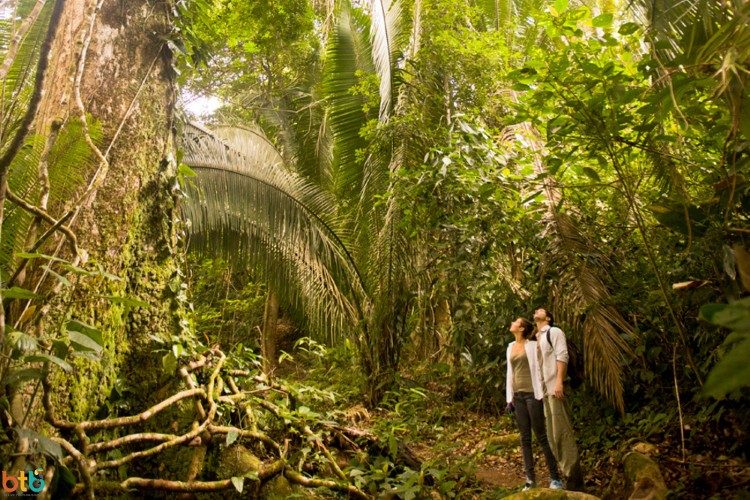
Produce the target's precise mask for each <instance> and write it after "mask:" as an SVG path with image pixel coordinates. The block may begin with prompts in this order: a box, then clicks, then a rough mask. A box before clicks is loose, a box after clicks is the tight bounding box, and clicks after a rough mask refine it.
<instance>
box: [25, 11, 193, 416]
mask: <svg viewBox="0 0 750 500" xmlns="http://www.w3.org/2000/svg"><path fill="white" fill-rule="evenodd" d="M58 1H60V0H58ZM95 4H96V1H94V0H67V1H66V2H65V6H64V9H63V11H62V16H61V18H60V21H59V27H58V30H57V34H56V36H55V39H54V41H53V44H52V50H51V58H50V64H49V69H48V70H47V72H46V75H45V79H44V92H43V94H42V100H41V102H40V106H39V110H38V113H37V116H36V117H35V121H34V127H33V130H32V132H33V133H35V134H41V135H44V136H46V137H47V138H50V137H51V138H52V140H54V138H55V137H60V136H62V135H63V134H62V131H64V130H66V129H68V130H78V131H79V132H78V137H77V139H76V140H77V141H79V142H77V143H76V144H78V145H85V148H86V149H87V150H88V151H89V156H90V158H91V159H92V160H91V161H89V162H88V164H83V165H81V169H80V170H81V171H80V172H79V173H80V175H81V180H82V182H80V183H78V184H77V185H76V187H75V189H74V190H73V192H72V193H70V194H69V196H67V197H64V198H62V197H58V198H57V199H51V200H50V202H49V206H48V211H49V213H50V214H54V216H55V217H58V218H59V217H62V216H63V214H66V213H68V212H72V214H71V215H72V216H71V218H70V219H69V220H70V222H69V225H70V226H71V228H72V230H73V231H74V233H75V234H76V235H77V239H78V246H79V248H81V249H82V250H83V251H82V252H81V256H80V257H78V258H76V257H74V256H73V255H72V254H71V253H70V252H69V251H68V250H67V248H66V247H65V246H64V245H63V244H62V243H63V242H62V241H61V239H60V238H59V237H55V238H51V239H50V240H49V241H48V243H47V244H46V245H45V246H44V247H43V248H42V249H41V251H43V252H44V253H48V254H57V255H59V256H61V257H64V258H66V259H69V260H71V261H73V262H77V263H79V265H85V264H86V262H88V263H89V265H90V264H91V263H92V262H97V263H98V264H100V265H101V266H102V267H103V269H104V270H105V271H106V272H108V273H111V274H114V275H117V276H119V277H120V278H122V279H121V280H119V281H118V280H107V279H103V278H79V279H76V280H72V281H73V285H72V286H61V285H59V284H58V283H56V282H55V281H54V280H51V278H50V277H49V276H48V275H47V276H46V277H43V276H44V275H43V273H42V272H41V271H40V270H39V269H38V268H37V269H31V270H30V272H28V273H26V276H25V282H24V283H23V286H26V287H28V288H33V287H35V286H36V285H37V284H38V283H39V282H40V280H41V282H42V287H41V289H42V290H48V291H49V290H51V289H53V290H55V293H54V294H53V296H52V300H50V301H49V302H47V303H46V304H44V306H43V307H41V308H40V311H39V313H38V314H35V315H31V317H30V318H28V321H26V323H25V324H23V325H22V327H23V329H24V330H25V331H36V332H38V335H39V336H40V337H43V338H46V339H53V338H55V337H59V336H60V331H59V327H60V323H61V321H63V320H64V319H66V318H71V319H79V320H81V321H84V322H87V323H90V324H92V325H94V326H96V327H97V328H99V329H100V330H101V331H102V333H103V337H104V354H103V356H102V359H101V361H98V362H96V361H89V360H86V359H81V358H77V359H76V361H75V363H74V373H73V374H72V376H63V375H62V374H61V372H59V371H55V377H54V381H55V384H56V385H57V386H58V388H59V390H58V391H56V393H55V395H54V398H55V403H56V407H57V408H58V411H59V412H60V413H61V414H65V413H66V412H67V415H66V416H67V417H68V418H71V419H73V420H78V419H82V418H86V417H88V416H90V415H91V414H92V413H94V412H96V411H97V410H98V409H99V406H100V404H101V403H102V402H103V401H104V400H105V399H106V398H107V397H108V396H109V393H110V391H111V389H112V387H113V385H114V384H115V383H116V381H117V380H118V379H121V380H128V382H129V383H130V388H131V390H132V393H133V395H135V396H136V398H140V399H141V401H140V403H141V404H142V403H145V400H146V399H147V397H148V396H146V395H147V394H150V393H151V391H146V390H143V389H145V388H146V387H148V385H149V384H153V383H154V382H156V380H157V378H158V373H159V372H160V371H161V366H160V365H159V364H155V359H157V358H155V356H154V345H153V340H152V337H153V336H156V337H161V338H164V339H165V340H166V339H169V337H170V336H171V335H175V334H179V333H180V331H179V328H180V326H179V325H180V324H181V322H180V321H179V315H180V314H181V311H183V309H182V308H181V307H180V300H181V299H180V298H181V297H182V295H181V292H182V290H181V287H180V285H181V280H180V274H179V272H178V267H177V262H176V260H175V255H176V252H175V245H176V244H177V241H176V239H175V237H174V234H175V231H174V229H173V220H174V219H173V213H174V199H173V197H172V195H171V193H170V191H169V185H170V182H171V181H173V178H174V164H173V161H172V160H171V158H173V154H172V153H173V148H174V141H173V123H172V117H173V107H174V88H173V85H172V77H171V75H172V70H171V64H172V55H171V53H170V51H169V49H168V48H167V46H166V45H165V42H164V40H165V39H166V37H167V35H168V34H169V33H170V30H171V28H170V23H169V20H168V14H167V12H168V3H167V2H163V1H146V0H128V1H122V0H104V1H103V4H102V6H101V10H100V11H98V12H95ZM92 21H93V22H92ZM82 53H83V54H84V56H85V57H84V58H83V61H81V59H82V58H81V55H82ZM79 97H80V99H79ZM82 106H83V109H81V107H82ZM81 116H86V122H88V129H89V132H90V134H87V133H86V130H85V127H81ZM58 129H59V130H60V131H58ZM97 131H99V132H97ZM97 133H98V134H99V135H101V139H98V140H96V137H95V136H96V135H97ZM87 135H90V136H92V137H94V138H95V142H96V147H93V146H94V145H93V144H92V143H91V142H89V141H88V139H87V137H86V136H87ZM49 168H50V170H52V169H53V168H54V165H53V164H50V165H49ZM49 174H50V177H54V172H53V171H50V172H49ZM94 179H97V180H96V181H94ZM66 252H67V253H66ZM103 296H129V297H137V298H139V299H140V300H142V301H145V302H147V303H148V304H149V307H143V308H138V307H136V308H128V307H126V306H125V305H123V304H121V303H116V302H114V301H112V300H109V299H106V298H102V297H103ZM183 324H184V323H183ZM138 404H139V402H137V401H136V406H137V405H138Z"/></svg>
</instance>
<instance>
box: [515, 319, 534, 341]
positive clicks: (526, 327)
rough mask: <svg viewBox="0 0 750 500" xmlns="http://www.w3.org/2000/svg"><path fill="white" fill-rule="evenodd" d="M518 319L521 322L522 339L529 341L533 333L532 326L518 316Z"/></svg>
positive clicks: (529, 322)
mask: <svg viewBox="0 0 750 500" xmlns="http://www.w3.org/2000/svg"><path fill="white" fill-rule="evenodd" d="M518 319H520V320H521V328H523V335H522V336H523V338H525V339H526V340H528V339H530V338H531V336H532V334H533V333H534V325H533V324H532V323H531V321H529V320H527V319H526V318H522V317H520V316H519V317H518Z"/></svg>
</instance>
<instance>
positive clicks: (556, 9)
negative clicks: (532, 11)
mask: <svg viewBox="0 0 750 500" xmlns="http://www.w3.org/2000/svg"><path fill="white" fill-rule="evenodd" d="M566 10H568V0H555V5H554V6H551V7H550V12H551V13H552V15H553V16H555V17H558V16H559V15H560V14H562V13H563V12H565V11H566Z"/></svg>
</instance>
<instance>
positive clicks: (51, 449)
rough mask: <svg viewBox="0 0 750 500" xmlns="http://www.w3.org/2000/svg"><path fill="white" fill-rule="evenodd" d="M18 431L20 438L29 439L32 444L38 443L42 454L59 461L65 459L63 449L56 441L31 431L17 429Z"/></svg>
mask: <svg viewBox="0 0 750 500" xmlns="http://www.w3.org/2000/svg"><path fill="white" fill-rule="evenodd" d="M17 431H18V436H19V437H22V438H26V439H28V440H29V441H30V442H31V443H32V444H35V443H38V444H39V448H40V449H41V451H42V453H44V454H46V455H49V456H51V457H53V458H56V459H57V460H62V459H63V451H62V447H61V446H60V445H59V444H58V443H56V442H55V441H52V440H51V439H50V438H48V437H46V436H42V435H41V434H39V433H38V432H36V431H33V430H31V429H17Z"/></svg>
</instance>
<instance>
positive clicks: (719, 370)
mask: <svg viewBox="0 0 750 500" xmlns="http://www.w3.org/2000/svg"><path fill="white" fill-rule="evenodd" d="M748 359H750V339H747V340H745V341H744V342H742V343H740V344H738V345H737V346H736V347H734V348H733V349H732V350H731V351H729V352H728V353H727V354H726V355H725V356H724V357H723V358H721V360H719V362H718V363H716V366H714V367H713V369H712V370H711V372H710V373H709V374H708V379H706V384H705V385H704V386H703V394H704V395H705V396H710V397H714V398H717V399H718V398H722V397H724V396H725V395H727V394H728V393H730V392H732V391H735V390H737V389H740V388H742V387H747V386H750V363H748Z"/></svg>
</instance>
